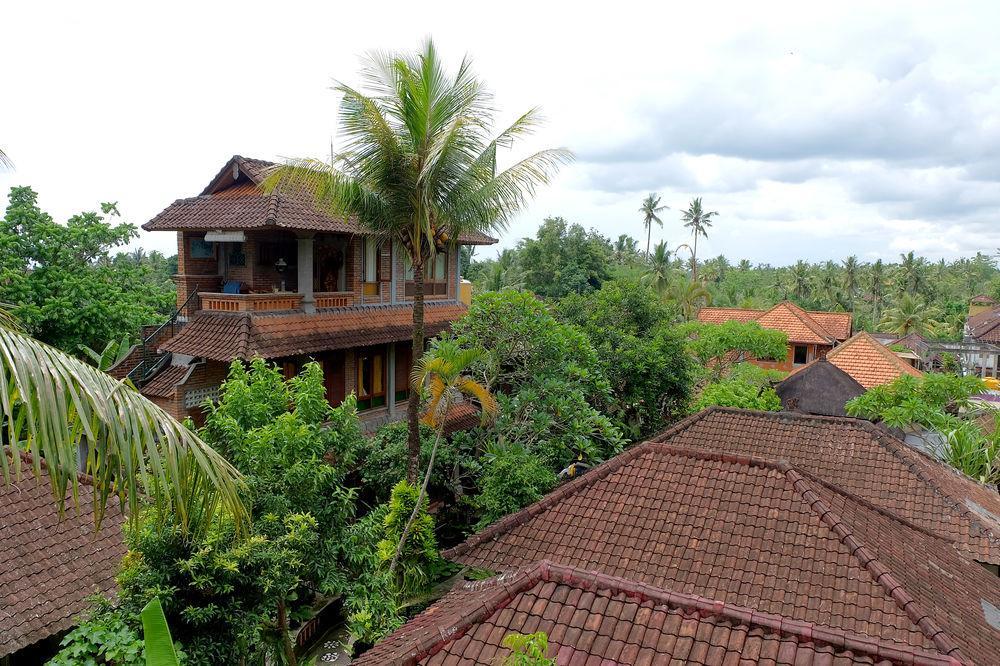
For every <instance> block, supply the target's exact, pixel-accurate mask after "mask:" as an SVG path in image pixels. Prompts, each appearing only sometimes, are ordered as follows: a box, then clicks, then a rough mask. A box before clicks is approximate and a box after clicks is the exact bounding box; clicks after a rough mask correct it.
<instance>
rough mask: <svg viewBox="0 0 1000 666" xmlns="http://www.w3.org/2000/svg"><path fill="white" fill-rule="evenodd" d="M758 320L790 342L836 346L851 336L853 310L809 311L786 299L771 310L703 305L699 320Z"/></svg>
mask: <svg viewBox="0 0 1000 666" xmlns="http://www.w3.org/2000/svg"><path fill="white" fill-rule="evenodd" d="M734 320H735V321H741V322H748V321H756V322H758V323H760V325H761V326H763V327H764V328H772V329H775V330H779V331H783V332H784V333H785V334H786V335H787V336H788V341H789V342H793V343H794V342H799V343H807V344H822V345H834V344H836V342H837V341H839V340H846V339H847V338H849V337H850V336H851V326H852V324H851V321H852V315H851V313H850V312H812V311H806V310H803V309H802V308H800V307H799V306H797V305H795V304H794V303H792V302H791V301H782V302H781V303H778V304H777V305H775V306H774V307H772V308H770V309H769V310H747V309H743V308H702V309H701V310H699V311H698V321H702V322H707V323H711V324H721V323H724V322H727V321H734Z"/></svg>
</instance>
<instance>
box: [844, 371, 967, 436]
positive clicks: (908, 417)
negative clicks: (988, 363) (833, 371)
mask: <svg viewBox="0 0 1000 666" xmlns="http://www.w3.org/2000/svg"><path fill="white" fill-rule="evenodd" d="M983 390H985V385H984V384H983V381H982V380H981V379H979V378H978V377H973V376H966V377H959V376H957V375H951V374H944V373H927V374H925V375H924V376H923V377H919V378H918V377H913V376H911V375H903V376H901V377H899V378H898V379H896V380H895V381H893V382H890V383H889V384H884V385H882V386H876V387H874V388H872V389H869V390H868V391H865V393H864V394H863V395H859V396H858V397H856V398H853V399H852V400H849V401H848V402H847V405H846V408H847V413H848V414H849V415H851V416H860V417H861V418H866V419H878V420H881V421H884V422H885V423H886V424H887V425H889V426H892V427H894V428H904V429H905V428H909V427H911V426H913V425H920V426H923V427H926V428H931V429H938V428H939V427H940V426H941V425H942V420H943V419H945V418H946V417H947V416H948V415H956V414H958V413H959V412H960V411H961V410H963V409H965V408H967V407H968V406H969V398H970V397H971V396H973V395H975V394H976V393H980V392H982V391H983Z"/></svg>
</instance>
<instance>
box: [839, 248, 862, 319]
mask: <svg viewBox="0 0 1000 666" xmlns="http://www.w3.org/2000/svg"><path fill="white" fill-rule="evenodd" d="M843 264H844V274H843V280H842V283H841V286H842V287H843V288H844V293H845V294H846V295H847V301H848V303H849V304H850V305H851V307H852V308H853V307H854V295H855V294H856V293H857V291H858V281H859V279H860V272H861V268H860V266H859V265H858V258H857V257H856V256H854V255H853V254H852V255H851V256H849V257H848V258H847V259H845V260H844V261H843Z"/></svg>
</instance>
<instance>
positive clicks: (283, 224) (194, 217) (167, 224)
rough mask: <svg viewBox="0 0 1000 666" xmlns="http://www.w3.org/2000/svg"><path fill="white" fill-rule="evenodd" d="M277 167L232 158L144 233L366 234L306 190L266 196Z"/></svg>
mask: <svg viewBox="0 0 1000 666" xmlns="http://www.w3.org/2000/svg"><path fill="white" fill-rule="evenodd" d="M276 166H278V165H277V164H275V163H274V162H267V161H265V160H256V159H250V158H246V157H242V156H240V155H234V156H233V157H232V159H230V160H229V161H228V162H226V165H225V166H224V167H222V170H221V171H219V173H218V174H217V175H216V176H215V178H213V179H212V182H211V183H210V184H209V185H208V187H206V188H205V189H204V190H203V191H202V193H201V194H200V195H199V196H197V197H190V198H187V199H178V200H177V201H175V202H173V203H172V204H170V205H169V206H167V207H166V208H165V209H164V210H163V211H162V212H160V213H159V214H158V215H156V216H155V217H154V218H153V219H152V220H150V221H149V222H147V223H146V224H144V225H142V228H143V229H145V230H146V231H181V230H192V231H212V230H224V229H244V230H249V229H261V228H268V227H277V228H283V229H290V230H301V231H326V232H332V233H352V234H357V233H364V230H363V229H361V228H360V227H359V226H358V224H357V222H356V221H354V220H345V219H344V218H340V217H333V216H331V215H328V214H326V213H324V212H322V211H320V210H318V209H317V208H316V205H315V203H314V200H313V197H312V195H311V194H310V193H309V192H307V191H305V190H291V191H285V190H283V191H280V192H274V193H272V194H270V195H267V196H264V194H263V192H262V191H261V189H260V187H259V186H260V184H261V183H262V182H263V181H264V178H266V176H267V174H268V171H269V170H270V169H272V168H274V167H276ZM459 242H460V243H462V244H464V245H492V244H494V243H496V242H497V240H496V239H495V238H491V237H490V236H487V235H486V234H482V233H467V234H463V235H462V236H461V237H460V238H459Z"/></svg>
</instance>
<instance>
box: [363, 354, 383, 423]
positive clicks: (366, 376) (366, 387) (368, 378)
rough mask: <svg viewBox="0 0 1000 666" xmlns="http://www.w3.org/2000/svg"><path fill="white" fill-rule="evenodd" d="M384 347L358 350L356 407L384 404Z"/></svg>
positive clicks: (371, 406) (366, 407)
mask: <svg viewBox="0 0 1000 666" xmlns="http://www.w3.org/2000/svg"><path fill="white" fill-rule="evenodd" d="M385 369H386V362H385V348H384V347H379V348H375V349H364V350H361V351H359V352H358V409H359V410H365V409H373V408H375V407H382V406H384V405H385V383H386V378H385Z"/></svg>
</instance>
